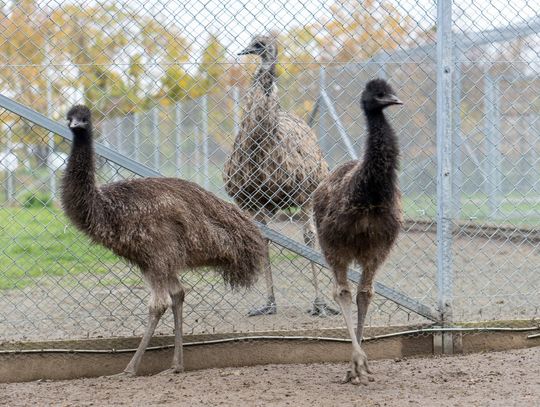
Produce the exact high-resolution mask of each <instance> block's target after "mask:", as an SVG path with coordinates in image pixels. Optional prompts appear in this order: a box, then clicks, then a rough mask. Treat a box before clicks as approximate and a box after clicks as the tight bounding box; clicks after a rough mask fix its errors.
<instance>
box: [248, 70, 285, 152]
mask: <svg viewBox="0 0 540 407" xmlns="http://www.w3.org/2000/svg"><path fill="white" fill-rule="evenodd" d="M275 79H276V65H275V62H274V63H270V65H268V64H265V63H263V64H262V65H261V66H260V67H259V69H258V70H257V72H256V74H255V78H254V79H253V83H252V84H251V87H250V90H249V92H248V97H247V103H246V106H245V112H244V114H245V115H244V118H243V120H242V127H243V131H244V134H246V135H247V136H248V138H247V139H246V141H247V142H248V143H250V144H253V146H256V147H253V148H256V149H259V148H261V147H262V146H263V145H271V144H272V143H273V142H274V137H273V135H274V134H275V131H276V128H277V123H278V121H279V119H278V112H279V110H280V107H279V102H278V97H277V93H276V92H275V90H274V87H275Z"/></svg>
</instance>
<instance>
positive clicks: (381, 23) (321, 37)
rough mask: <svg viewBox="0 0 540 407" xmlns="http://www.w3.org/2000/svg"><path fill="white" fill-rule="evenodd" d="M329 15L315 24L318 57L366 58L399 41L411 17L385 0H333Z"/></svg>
mask: <svg viewBox="0 0 540 407" xmlns="http://www.w3.org/2000/svg"><path fill="white" fill-rule="evenodd" d="M330 9H331V11H332V16H331V17H329V18H327V19H326V20H323V21H322V22H321V23H317V24H315V25H314V31H315V32H317V41H318V42H319V49H320V50H319V56H320V60H321V61H330V60H331V61H336V62H349V61H352V60H365V59H367V58H370V57H372V56H373V55H375V54H376V53H377V52H379V51H380V50H382V49H384V50H393V49H396V48H398V47H399V46H400V45H402V44H403V43H404V42H406V40H407V39H408V38H409V37H410V34H411V32H412V29H413V27H412V24H411V21H412V20H411V19H410V18H409V17H407V16H403V15H402V14H401V13H400V12H399V10H398V9H397V8H396V7H395V6H394V5H393V4H392V3H391V2H390V1H387V0H336V1H335V2H334V4H333V5H332V6H331V7H330Z"/></svg>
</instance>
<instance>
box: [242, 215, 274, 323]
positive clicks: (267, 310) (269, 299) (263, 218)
mask: <svg viewBox="0 0 540 407" xmlns="http://www.w3.org/2000/svg"><path fill="white" fill-rule="evenodd" d="M254 217H255V220H257V221H259V222H260V223H262V224H263V225H266V224H267V223H268V216H267V215H266V213H264V211H259V212H257V213H256V214H255V216H254ZM266 252H267V253H266V254H267V255H266V256H265V257H266V258H265V260H264V281H265V282H266V304H265V305H263V306H261V307H258V308H253V309H252V310H250V311H249V312H248V316H249V317H254V316H257V315H273V314H275V313H276V312H277V306H276V296H275V295H274V279H273V277H272V267H271V265H270V246H269V242H268V240H266Z"/></svg>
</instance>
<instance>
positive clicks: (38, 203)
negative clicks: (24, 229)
mask: <svg viewBox="0 0 540 407" xmlns="http://www.w3.org/2000/svg"><path fill="white" fill-rule="evenodd" d="M52 205H53V203H52V199H51V196H50V195H49V194H46V193H44V192H29V193H27V194H25V195H24V196H23V197H22V206H23V207H24V208H27V209H28V208H51V207H52Z"/></svg>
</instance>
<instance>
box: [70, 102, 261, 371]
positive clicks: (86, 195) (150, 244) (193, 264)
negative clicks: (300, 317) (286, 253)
mask: <svg viewBox="0 0 540 407" xmlns="http://www.w3.org/2000/svg"><path fill="white" fill-rule="evenodd" d="M67 120H68V123H69V128H70V130H71V132H72V133H73V144H72V148H71V154H70V156H69V159H68V164H67V168H66V172H65V174H64V178H63V183H62V206H63V208H64V211H65V213H66V215H67V217H68V218H69V219H70V220H71V222H73V224H74V225H75V226H76V227H77V228H78V229H79V230H81V231H82V232H83V233H85V234H86V235H88V236H89V237H90V238H91V239H92V241H94V242H95V243H98V244H101V245H102V246H105V247H107V248H109V249H111V250H112V251H113V252H114V253H116V254H117V255H119V256H121V257H123V258H125V259H127V260H128V261H129V262H131V263H133V264H135V265H137V266H138V267H139V268H140V269H141V272H142V275H143V278H144V280H145V281H146V282H147V284H148V285H149V287H150V290H151V299H150V304H149V316H148V325H147V327H146V331H145V333H144V336H143V338H142V340H141V343H140V344H139V347H138V349H137V351H136V353H135V355H134V356H133V358H132V359H131V361H130V362H129V364H128V366H127V367H126V369H125V370H124V373H125V374H129V375H134V374H136V372H137V369H138V367H139V365H140V362H141V359H142V356H143V353H144V351H145V349H146V347H147V346H148V343H149V342H150V339H151V337H152V335H153V333H154V330H155V328H156V325H157V323H158V321H159V319H160V318H161V316H162V315H163V313H164V312H165V311H166V309H167V308H168V307H169V306H171V307H172V311H173V315H174V331H175V341H174V345H175V347H174V357H173V363H172V369H171V370H172V371H173V372H181V371H182V370H183V353H182V306H183V302H184V288H183V286H182V284H181V283H180V280H179V279H178V277H177V273H178V272H179V271H182V270H186V269H191V268H197V267H205V266H209V267H215V268H216V270H217V271H219V272H220V273H221V275H222V276H223V279H224V280H225V282H226V283H228V284H229V285H231V286H232V287H248V286H250V285H251V284H252V283H253V282H254V280H255V277H256V275H257V273H258V272H259V271H261V269H262V266H263V261H264V257H265V255H266V254H265V243H264V239H263V237H262V236H261V234H260V232H259V230H258V229H257V227H256V226H255V225H254V224H253V222H252V221H251V220H250V219H249V217H248V216H247V215H245V214H244V212H243V211H242V210H241V209H240V208H238V207H236V206H234V205H233V204H230V203H227V202H225V201H222V200H221V199H219V198H217V197H216V196H215V195H213V194H212V193H210V192H207V191H205V190H204V189H202V188H200V187H199V186H198V185H196V184H194V183H191V182H188V181H185V180H181V179H175V178H144V179H134V180H127V181H120V182H115V183H111V184H106V185H101V186H97V185H96V180H95V162H94V161H95V157H94V146H93V139H92V123H91V113H90V110H89V109H88V108H87V107H86V106H80V105H79V106H74V107H73V108H71V110H70V111H69V112H68V114H67Z"/></svg>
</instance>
